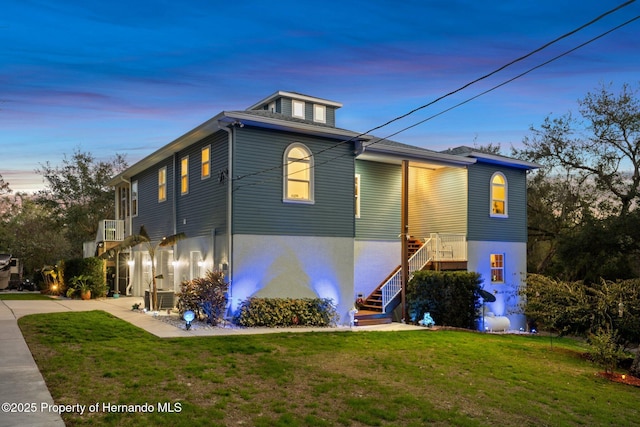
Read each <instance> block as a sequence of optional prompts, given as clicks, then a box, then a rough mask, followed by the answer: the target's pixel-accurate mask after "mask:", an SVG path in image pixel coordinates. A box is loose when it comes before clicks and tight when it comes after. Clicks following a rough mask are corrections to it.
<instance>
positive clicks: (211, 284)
mask: <svg viewBox="0 0 640 427" xmlns="http://www.w3.org/2000/svg"><path fill="white" fill-rule="evenodd" d="M228 288H229V285H228V284H227V283H225V282H224V273H222V272H220V271H207V273H206V275H205V277H200V278H197V279H193V280H189V281H185V282H182V283H181V284H180V292H179V293H177V294H176V295H177V297H178V311H179V312H180V316H182V315H183V314H184V312H185V311H187V310H192V311H193V312H194V313H195V314H196V316H197V318H199V319H206V320H207V323H209V324H211V325H217V324H218V321H219V320H220V319H221V318H222V317H223V315H224V309H225V307H226V305H227V290H228Z"/></svg>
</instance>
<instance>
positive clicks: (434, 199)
mask: <svg viewBox="0 0 640 427" xmlns="http://www.w3.org/2000/svg"><path fill="white" fill-rule="evenodd" d="M466 232H467V170H466V169H463V168H442V169H436V170H430V169H424V168H420V167H411V168H410V169H409V233H410V234H411V235H412V236H414V237H416V238H418V239H422V238H425V237H428V236H429V233H462V234H466Z"/></svg>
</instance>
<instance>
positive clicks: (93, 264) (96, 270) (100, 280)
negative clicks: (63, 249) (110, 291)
mask: <svg viewBox="0 0 640 427" xmlns="http://www.w3.org/2000/svg"><path fill="white" fill-rule="evenodd" d="M104 262H105V261H104V260H103V259H100V258H97V257H91V258H74V259H69V260H66V261H65V262H64V263H62V266H63V270H64V272H63V277H64V278H65V285H66V286H71V284H72V281H73V280H74V278H76V277H82V281H83V282H86V284H87V287H88V288H89V290H90V291H91V297H92V298H100V297H103V296H105V295H106V294H107V282H106V281H105V277H104ZM66 278H69V280H68V281H67V280H66Z"/></svg>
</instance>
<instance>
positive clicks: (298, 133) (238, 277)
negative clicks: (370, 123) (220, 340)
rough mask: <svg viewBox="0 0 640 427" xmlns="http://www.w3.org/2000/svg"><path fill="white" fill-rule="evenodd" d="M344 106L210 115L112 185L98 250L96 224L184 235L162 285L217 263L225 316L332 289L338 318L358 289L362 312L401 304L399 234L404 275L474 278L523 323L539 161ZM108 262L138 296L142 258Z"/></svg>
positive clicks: (260, 106)
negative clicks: (250, 305) (441, 272)
mask: <svg viewBox="0 0 640 427" xmlns="http://www.w3.org/2000/svg"><path fill="white" fill-rule="evenodd" d="M340 107H342V105H341V104H340V103H338V102H334V101H329V100H326V99H321V98H316V97H312V96H307V95H302V94H299V93H294V92H283V91H279V92H276V93H274V94H273V95H271V96H269V97H267V98H265V99H263V100H262V101H260V102H258V103H256V104H254V105H252V106H251V107H249V108H248V109H246V110H242V111H223V112H221V113H219V114H218V115H216V116H215V117H213V118H212V119H210V120H209V121H207V122H205V123H203V124H201V125H200V126H198V127H196V128H194V129H193V130H191V131H189V132H187V133H186V134H184V135H183V136H181V137H179V138H177V139H176V140H174V141H172V142H170V143H168V144H167V145H165V146H163V147H161V148H160V149H158V150H157V151H155V152H153V153H151V154H150V155H148V156H147V157H145V158H144V159H142V160H140V161H139V162H137V163H136V164H134V165H132V166H131V167H129V168H128V169H127V170H125V171H124V172H122V173H121V174H119V175H118V176H116V177H114V178H113V179H112V180H111V181H110V185H112V186H113V187H115V190H116V202H117V203H116V212H115V220H109V221H107V220H105V221H104V222H103V224H102V226H101V228H100V231H99V233H98V239H97V240H98V243H99V244H100V245H107V246H108V245H109V244H112V242H109V240H110V239H109V238H108V237H107V230H113V229H118V230H123V231H122V232H120V233H116V235H117V236H118V237H116V238H115V240H118V239H120V238H121V237H123V236H125V235H128V234H131V233H132V232H133V233H137V231H138V230H139V228H140V226H141V225H144V226H145V228H146V230H147V231H148V232H149V234H150V236H151V238H152V240H154V241H159V240H160V239H162V237H163V236H167V235H172V234H176V233H181V232H182V233H185V235H186V236H187V238H186V239H184V240H181V241H179V242H178V243H177V244H176V245H175V246H174V247H171V248H166V249H163V250H160V251H158V253H157V255H156V260H155V261H156V266H157V267H156V268H157V273H159V274H161V275H162V279H161V281H160V284H159V286H160V287H161V288H163V289H166V290H168V291H170V292H173V291H174V290H175V291H177V290H179V285H180V282H181V281H183V280H187V279H190V278H194V277H199V276H202V275H203V274H204V272H205V271H206V270H208V269H220V270H222V271H224V272H225V274H226V277H227V280H228V281H229V283H230V298H231V310H233V309H235V307H237V306H238V304H239V303H240V302H241V301H243V300H244V299H246V298H248V297H251V296H260V297H294V298H298V297H323V298H332V299H333V301H334V303H335V304H336V306H337V309H338V313H339V315H340V316H341V322H342V323H344V322H348V321H349V315H348V312H349V310H350V309H351V308H352V307H353V305H354V301H355V299H356V297H357V296H358V295H359V294H362V295H364V296H365V297H366V296H368V295H371V300H370V302H371V304H372V307H373V306H376V307H375V308H372V309H374V310H375V309H378V310H379V311H382V312H388V311H390V309H391V308H393V305H394V304H397V303H394V301H395V300H397V294H398V292H399V276H398V270H397V268H398V266H399V265H400V264H401V262H400V261H401V246H402V245H401V240H400V239H401V237H400V235H401V234H402V235H403V236H407V237H408V236H409V235H410V236H411V245H412V253H413V255H412V259H411V261H410V268H411V270H412V271H414V270H417V269H421V268H441V269H444V268H457V269H468V270H470V271H477V272H479V273H481V274H482V276H483V278H484V288H485V289H486V290H487V291H489V292H491V293H493V294H495V295H496V297H497V300H496V302H495V303H493V306H492V308H491V309H492V310H493V311H494V312H495V313H496V314H505V315H507V314H508V315H509V316H510V317H511V323H512V327H516V328H517V327H522V326H524V319H523V318H522V316H521V315H517V314H513V313H511V309H514V308H515V307H516V303H517V296H516V294H515V292H516V290H517V289H518V287H519V286H520V285H521V284H522V279H523V275H524V273H525V271H526V238H527V228H526V173H527V171H528V170H530V169H532V168H535V167H536V165H534V164H532V163H527V162H523V161H520V160H516V159H510V158H507V157H503V156H499V155H493V154H487V153H482V152H478V151H474V150H473V149H471V148H467V147H462V148H458V149H454V150H450V151H447V152H436V151H431V150H427V149H423V148H419V147H414V146H410V145H406V144H401V143H397V142H394V141H389V140H385V139H378V138H375V137H373V136H371V135H363V134H360V133H358V132H354V131H350V130H345V129H341V128H339V127H336V113H337V111H338V109H339V108H340ZM403 168H404V170H405V171H406V174H403ZM403 175H404V176H405V177H407V178H405V182H407V185H406V186H405V187H404V188H408V192H407V193H403V191H402V190H403ZM403 194H404V196H403ZM403 204H405V205H407V206H408V220H407V222H408V233H402V232H401V225H402V224H401V208H402V206H403ZM111 235H114V234H113V233H112V234H111ZM403 238H404V237H403ZM117 264H118V265H119V267H120V268H119V270H118V276H119V277H120V279H121V280H120V285H118V286H119V287H120V292H127V293H128V294H133V295H140V296H141V295H143V294H144V292H145V290H147V289H148V287H149V283H150V282H151V272H150V270H151V269H150V264H151V260H149V259H148V255H147V253H146V252H145V251H144V250H142V248H139V247H134V248H132V250H131V252H130V254H121V257H120V258H119V260H117ZM378 288H382V289H381V290H380V291H379V292H378V293H376V294H375V295H373V293H374V291H375V290H376V289H378Z"/></svg>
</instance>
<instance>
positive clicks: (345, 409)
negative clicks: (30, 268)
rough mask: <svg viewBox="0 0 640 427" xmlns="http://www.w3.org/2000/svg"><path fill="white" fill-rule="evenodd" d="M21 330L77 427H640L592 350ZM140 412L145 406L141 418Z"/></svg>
mask: <svg viewBox="0 0 640 427" xmlns="http://www.w3.org/2000/svg"><path fill="white" fill-rule="evenodd" d="M19 325H20V328H21V329H22V331H23V334H24V336H25V339H26V341H27V343H28V344H29V347H30V348H31V351H32V353H33V355H34V358H35V360H36V362H37V364H38V366H39V368H40V370H41V372H42V374H43V376H44V378H45V381H46V383H47V385H48V387H49V390H50V391H51V394H52V396H53V398H54V400H55V402H56V404H68V405H76V404H81V405H87V408H90V405H94V404H95V405H96V406H94V408H95V409H96V410H94V411H88V410H87V411H86V412H85V413H84V415H78V414H77V413H73V414H67V415H64V416H63V418H64V420H65V422H66V423H67V425H96V424H98V425H114V426H116V425H117V426H123V425H124V426H126V425H130V426H140V425H174V426H189V427H192V426H198V425H201V426H228V425H250V426H285V425H286V426H334V425H337V426H341V425H342V426H423V425H425V424H429V425H436V426H437V425H442V426H450V425H468V426H495V425H501V426H544V425H553V426H583V425H589V426H599V425H640V407H639V406H638V401H640V388H638V387H632V386H628V385H623V384H619V383H614V382H610V381H608V380H606V379H603V378H602V377H600V376H597V375H595V374H596V373H597V372H598V371H599V368H598V367H597V366H595V365H593V364H592V363H590V362H589V361H587V360H585V358H584V357H583V356H582V354H583V352H584V351H585V347H584V345H583V344H582V343H580V342H577V341H573V340H570V339H558V338H555V337H554V338H553V339H552V340H551V339H550V337H548V336H546V337H545V336H530V335H490V334H480V333H473V332H464V331H445V330H441V331H427V330H424V331H415V332H414V331H411V332H395V333H394V332H358V333H351V332H326V333H325V332H320V333H304V334H297V333H283V334H269V335H242V336H225V337H206V338H186V339H160V338H156V337H155V336H153V335H150V334H148V333H146V332H145V331H143V330H141V329H139V328H137V327H134V326H132V325H131V324H129V323H126V322H124V321H122V320H119V319H117V318H115V317H113V316H111V315H109V314H106V313H104V312H101V311H92V312H68V313H56V314H45V315H31V316H26V317H23V318H21V319H20V320H19ZM136 405H137V406H136Z"/></svg>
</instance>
